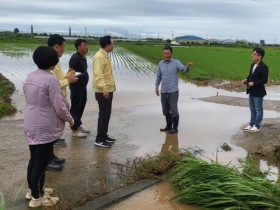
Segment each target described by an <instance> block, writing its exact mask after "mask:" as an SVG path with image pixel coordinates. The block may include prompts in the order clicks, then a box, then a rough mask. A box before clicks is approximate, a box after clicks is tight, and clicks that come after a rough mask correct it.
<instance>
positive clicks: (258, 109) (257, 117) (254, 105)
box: [249, 94, 263, 128]
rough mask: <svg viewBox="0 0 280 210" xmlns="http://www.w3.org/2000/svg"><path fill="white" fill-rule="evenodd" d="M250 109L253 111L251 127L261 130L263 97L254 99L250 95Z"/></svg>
mask: <svg viewBox="0 0 280 210" xmlns="http://www.w3.org/2000/svg"><path fill="white" fill-rule="evenodd" d="M249 107H250V111H251V120H250V125H251V126H254V125H255V126H256V127H257V128H260V127H261V122H262V119H263V97H254V96H251V95H250V94H249Z"/></svg>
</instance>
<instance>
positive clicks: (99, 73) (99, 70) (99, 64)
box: [93, 57, 106, 92]
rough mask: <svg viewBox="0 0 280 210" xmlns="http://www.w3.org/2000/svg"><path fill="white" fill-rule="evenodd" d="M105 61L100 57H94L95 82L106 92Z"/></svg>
mask: <svg viewBox="0 0 280 210" xmlns="http://www.w3.org/2000/svg"><path fill="white" fill-rule="evenodd" d="M104 65H105V64H104V61H103V60H102V59H100V58H99V57H95V58H94V59H93V69H94V82H95V85H96V87H97V88H98V89H100V90H102V92H106V81H105V76H104Z"/></svg>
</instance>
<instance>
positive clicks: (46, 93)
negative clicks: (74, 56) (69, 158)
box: [23, 46, 74, 208]
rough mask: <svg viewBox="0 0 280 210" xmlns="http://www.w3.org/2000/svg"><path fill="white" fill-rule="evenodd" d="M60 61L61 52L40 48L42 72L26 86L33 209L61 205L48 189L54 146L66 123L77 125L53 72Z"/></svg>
mask: <svg viewBox="0 0 280 210" xmlns="http://www.w3.org/2000/svg"><path fill="white" fill-rule="evenodd" d="M58 60H59V59H58V54H57V52H56V51H55V50H54V49H52V48H51V47H43V46H41V47H38V48H37V49H36V50H35V51H34V53H33V61H34V62H35V64H36V65H37V67H38V69H37V70H35V71H33V72H31V73H30V74H29V75H28V76H27V78H26V81H25V82H24V85H23V90H24V95H25V100H26V107H25V111H24V132H25V135H26V137H27V141H28V144H29V150H30V160H29V164H28V168H27V182H28V190H27V193H26V195H25V198H26V199H30V200H31V201H30V202H29V206H30V207H32V208H35V207H39V206H52V205H55V204H56V203H57V202H58V200H59V198H58V197H51V194H52V193H53V189H52V188H44V182H45V172H46V167H47V165H48V163H49V162H50V159H51V158H52V156H51V154H52V150H53V143H54V141H55V140H56V139H58V138H59V137H61V135H62V133H63V130H64V126H65V122H66V121H67V122H69V124H70V126H73V125H74V120H73V118H72V116H71V114H70V112H69V104H68V103H67V101H66V99H65V97H64V96H63V95H62V93H61V90H60V87H59V83H58V80H57V78H56V77H55V76H54V75H52V74H51V73H50V70H51V69H53V68H54V66H55V65H56V64H57V63H58Z"/></svg>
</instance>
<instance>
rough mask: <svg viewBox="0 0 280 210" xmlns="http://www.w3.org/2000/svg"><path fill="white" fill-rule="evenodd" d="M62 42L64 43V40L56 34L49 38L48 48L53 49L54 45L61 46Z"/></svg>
mask: <svg viewBox="0 0 280 210" xmlns="http://www.w3.org/2000/svg"><path fill="white" fill-rule="evenodd" d="M64 42H65V39H64V38H63V37H62V36H60V35H58V34H52V35H50V36H49V39H48V46H49V47H53V46H55V45H63V43H64Z"/></svg>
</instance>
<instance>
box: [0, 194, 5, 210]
mask: <svg viewBox="0 0 280 210" xmlns="http://www.w3.org/2000/svg"><path fill="white" fill-rule="evenodd" d="M4 209H5V200H4V195H3V193H2V192H0V210H4Z"/></svg>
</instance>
